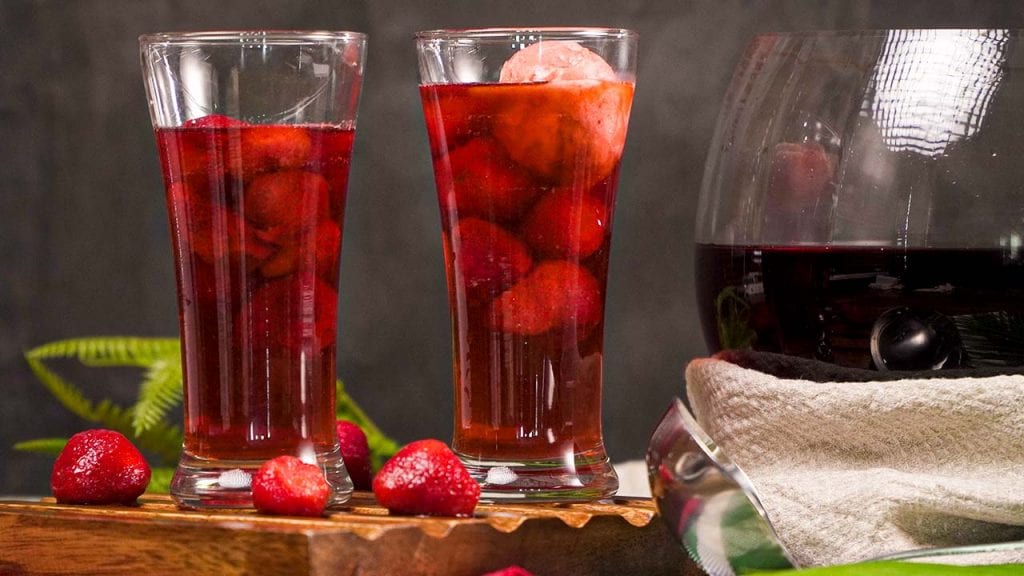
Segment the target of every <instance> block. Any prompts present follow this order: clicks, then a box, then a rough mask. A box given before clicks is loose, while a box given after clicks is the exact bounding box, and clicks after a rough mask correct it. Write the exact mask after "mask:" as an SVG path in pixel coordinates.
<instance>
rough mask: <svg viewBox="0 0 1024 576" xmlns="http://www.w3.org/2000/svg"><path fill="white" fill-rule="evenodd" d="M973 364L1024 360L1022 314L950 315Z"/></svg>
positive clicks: (1010, 363)
mask: <svg viewBox="0 0 1024 576" xmlns="http://www.w3.org/2000/svg"><path fill="white" fill-rule="evenodd" d="M953 323H954V324H956V328H957V331H958V332H959V333H960V340H961V342H962V343H963V346H964V351H966V352H967V358H968V361H969V362H970V364H971V366H973V367H976V368H977V367H983V366H995V367H1004V366H1020V365H1022V364H1024V314H1013V313H1009V312H988V313H984V314H964V315H960V316H953Z"/></svg>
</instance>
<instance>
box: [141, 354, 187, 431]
mask: <svg viewBox="0 0 1024 576" xmlns="http://www.w3.org/2000/svg"><path fill="white" fill-rule="evenodd" d="M181 394H182V375H181V361H180V359H178V358H173V359H172V358H168V359H164V358H161V359H158V360H155V361H154V362H153V363H152V364H151V365H150V366H149V368H148V369H147V370H146V376H145V378H144V379H143V381H142V386H141V387H140V388H139V400H138V402H136V404H135V406H133V407H132V430H133V431H134V432H135V434H136V435H139V434H142V433H144V432H146V431H147V430H149V429H151V428H153V427H154V426H156V425H157V424H159V423H160V422H161V421H162V420H163V419H164V417H165V416H166V415H167V413H168V412H169V411H170V410H171V409H172V408H174V407H175V406H178V405H179V404H181Z"/></svg>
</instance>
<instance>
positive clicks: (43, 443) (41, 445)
mask: <svg viewBox="0 0 1024 576" xmlns="http://www.w3.org/2000/svg"><path fill="white" fill-rule="evenodd" d="M67 443H68V439H67V438H37V439H35V440H25V441H24V442H18V443H17V444H15V445H14V449H15V450H19V451H21V452H35V453H36V454H45V455H47V456H56V455H58V454H60V451H61V450H63V449H64V446H65V445H66V444H67Z"/></svg>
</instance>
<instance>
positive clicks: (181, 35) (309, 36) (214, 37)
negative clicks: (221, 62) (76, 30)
mask: <svg viewBox="0 0 1024 576" xmlns="http://www.w3.org/2000/svg"><path fill="white" fill-rule="evenodd" d="M366 38H367V36H366V34H365V33H363V32H352V31H349V30H336V31H332V30H208V31H195V32H153V33H149V34H142V35H141V36H139V43H140V44H144V45H151V44H173V45H181V46H187V45H190V44H236V43H239V42H243V41H252V40H259V41H262V42H263V43H269V44H274V43H282V44H291V45H295V44H320V43H323V42H330V41H339V40H349V41H360V42H364V43H365V42H366Z"/></svg>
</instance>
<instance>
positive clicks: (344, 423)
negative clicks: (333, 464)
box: [335, 420, 372, 490]
mask: <svg viewBox="0 0 1024 576" xmlns="http://www.w3.org/2000/svg"><path fill="white" fill-rule="evenodd" d="M335 426H336V428H337V430H338V444H339V445H340V446H341V457H342V458H343V459H344V460H345V468H346V469H347V470H348V476H349V478H351V479H352V485H353V486H355V489H356V490H371V489H372V486H371V484H370V444H369V442H367V440H366V434H365V433H364V432H363V429H362V428H360V427H359V426H357V425H356V424H354V423H352V422H349V421H348V420H338V422H337V423H336V424H335Z"/></svg>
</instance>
